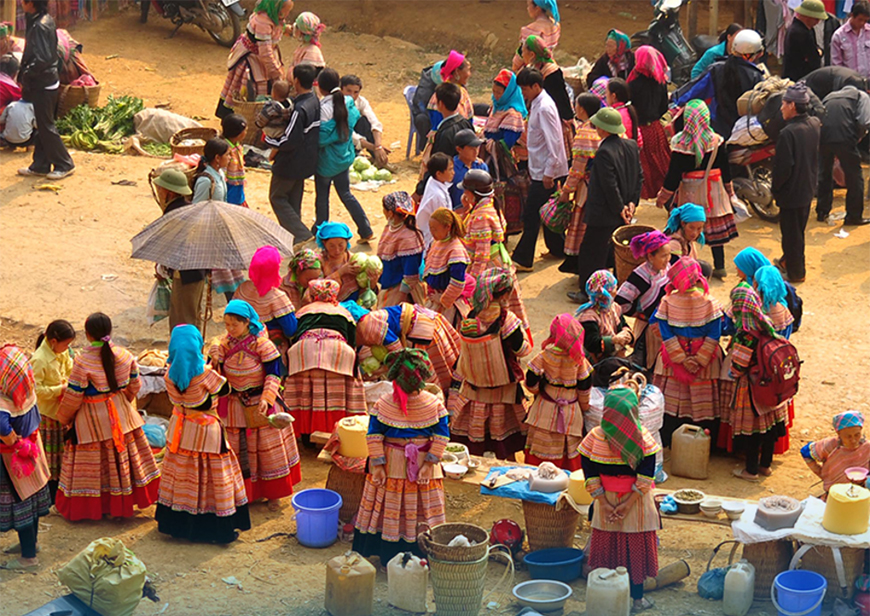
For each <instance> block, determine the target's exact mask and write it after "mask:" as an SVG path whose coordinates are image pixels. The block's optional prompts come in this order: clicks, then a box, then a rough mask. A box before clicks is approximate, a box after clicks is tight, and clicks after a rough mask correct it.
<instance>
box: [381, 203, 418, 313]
mask: <svg viewBox="0 0 870 616" xmlns="http://www.w3.org/2000/svg"><path fill="white" fill-rule="evenodd" d="M383 206H384V217H385V218H386V219H387V226H386V227H384V232H383V234H382V235H381V239H380V240H378V257H380V259H381V262H383V264H384V272H383V273H382V274H381V278H380V283H381V292H380V293H379V294H378V308H386V307H387V306H395V305H397V304H400V303H402V302H407V301H412V302H415V303H418V304H421V305H422V304H424V303H425V294H424V292H423V287H422V286H421V284H420V264H421V263H422V262H423V249H424V248H423V234H422V233H420V231H418V230H417V225H416V221H415V219H414V202H413V201H411V195H409V194H408V193H406V192H405V191H404V190H400V191H398V192H393V193H390V194H388V195H387V196H385V197H384V199H383Z"/></svg>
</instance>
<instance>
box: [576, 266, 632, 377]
mask: <svg viewBox="0 0 870 616" xmlns="http://www.w3.org/2000/svg"><path fill="white" fill-rule="evenodd" d="M614 295H616V277H614V275H613V274H611V273H610V271H608V270H598V271H597V272H595V273H593V274H592V275H591V276H590V277H589V280H587V281H586V296H587V297H588V298H589V301H588V302H586V303H585V304H583V305H581V306H580V307H579V308H577V312H575V313H574V318H575V319H577V321H578V322H579V323H580V325H582V326H583V329H584V330H585V332H586V333H585V335H584V337H583V347H584V348H585V350H586V356H587V357H588V358H589V359H590V360H591V361H592V363H593V364H597V363H598V362H600V361H601V360H602V359H605V358H607V357H613V356H622V355H624V354H625V349H626V348H628V346H629V345H631V343H632V342H633V341H634V339H633V337H632V334H631V329H630V328H629V327H628V324H627V323H626V322H625V318H624V317H623V316H622V309H621V308H620V307H619V306H618V305H617V304H616V303H615V302H614V301H613V296H614Z"/></svg>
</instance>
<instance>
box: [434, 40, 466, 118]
mask: <svg viewBox="0 0 870 616" xmlns="http://www.w3.org/2000/svg"><path fill="white" fill-rule="evenodd" d="M438 73H439V77H441V82H442V83H443V82H447V83H453V84H456V85H457V86H459V93H460V98H459V106H458V107H457V108H456V113H458V114H459V115H461V116H462V117H463V118H465V119H466V120H471V119H472V118H473V117H474V103H472V102H471V96H469V95H468V90H466V89H465V86H466V84H468V80H469V79H470V78H471V62H469V61H468V59H466V57H465V56H463V55H462V54H461V53H459V52H458V51H456V50H455V49H451V50H450V53H449V54H448V55H447V59H446V60H444V62H442V63H441V68H440V69H439V71H438ZM427 109H428V111H429V121H430V122H431V125H432V130H433V131H435V130H437V128H438V125H439V124H441V120H443V119H444V116H442V115H441V112H440V111H438V105H437V99H436V98H435V94H434V93H433V94H432V98H430V99H429V104H428V105H427Z"/></svg>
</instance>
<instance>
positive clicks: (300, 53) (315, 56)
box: [286, 3, 326, 84]
mask: <svg viewBox="0 0 870 616" xmlns="http://www.w3.org/2000/svg"><path fill="white" fill-rule="evenodd" d="M291 4H292V3H291ZM324 30H326V25H325V24H323V23H321V22H320V18H319V17H318V16H317V15H315V14H314V13H311V12H309V11H305V12H304V13H299V16H298V17H297V18H296V21H295V22H294V23H293V38H295V39H298V40H299V46H298V47H297V48H296V50H295V51H294V52H293V60H292V61H291V62H290V65H289V66H288V67H287V77H286V79H287V81H288V82H289V83H291V84H292V83H293V68H294V67H296V66H299V65H300V64H303V63H304V64H313V65H314V66H316V67H317V68H318V69H322V68H323V67H324V66H326V61H325V60H324V59H323V51H321V49H320V35H321V34H323V31H324Z"/></svg>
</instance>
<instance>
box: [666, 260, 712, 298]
mask: <svg viewBox="0 0 870 616" xmlns="http://www.w3.org/2000/svg"><path fill="white" fill-rule="evenodd" d="M695 287H701V288H702V289H704V293H709V292H710V287H709V286H708V285H707V279H706V278H704V274H703V273H702V272H701V265H700V264H699V263H698V262H697V261H695V260H694V259H693V258H691V257H681V258H680V260H679V261H677V262H676V263H674V264H673V265H671V267H670V269H669V270H668V287H667V291H668V293H671V292H673V291H677V292H685V291H688V290H690V289H694V288H695Z"/></svg>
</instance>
